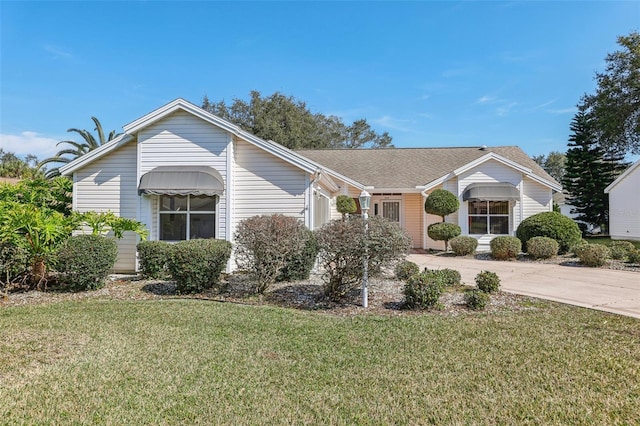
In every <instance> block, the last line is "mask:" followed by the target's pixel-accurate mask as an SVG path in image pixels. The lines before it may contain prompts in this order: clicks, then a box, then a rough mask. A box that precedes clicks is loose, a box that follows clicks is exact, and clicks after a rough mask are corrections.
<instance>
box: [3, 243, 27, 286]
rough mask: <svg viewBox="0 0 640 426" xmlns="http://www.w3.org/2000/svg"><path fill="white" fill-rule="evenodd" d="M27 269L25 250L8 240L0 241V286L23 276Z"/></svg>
mask: <svg viewBox="0 0 640 426" xmlns="http://www.w3.org/2000/svg"><path fill="white" fill-rule="evenodd" d="M28 269H29V254H28V253H27V251H26V250H25V249H24V248H22V247H20V246H18V245H15V244H13V243H10V242H0V287H1V286H2V285H3V284H4V285H6V284H9V283H11V282H13V281H14V280H17V279H18V278H19V277H21V276H24V275H25V274H26V273H27V271H28Z"/></svg>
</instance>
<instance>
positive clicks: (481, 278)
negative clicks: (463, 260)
mask: <svg viewBox="0 0 640 426" xmlns="http://www.w3.org/2000/svg"><path fill="white" fill-rule="evenodd" d="M476 287H478V290H480V291H484V292H485V293H495V292H496V291H498V290H499V289H500V278H499V277H498V274H496V273H495V272H490V271H482V272H480V273H478V275H476Z"/></svg>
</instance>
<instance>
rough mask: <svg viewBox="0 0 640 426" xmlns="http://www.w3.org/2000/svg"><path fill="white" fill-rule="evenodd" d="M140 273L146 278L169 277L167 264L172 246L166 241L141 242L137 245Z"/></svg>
mask: <svg viewBox="0 0 640 426" xmlns="http://www.w3.org/2000/svg"><path fill="white" fill-rule="evenodd" d="M137 248H138V260H139V263H140V272H141V273H142V275H143V276H145V277H146V278H156V279H160V278H166V277H167V276H168V275H169V271H168V269H167V262H168V261H169V256H171V249H172V248H173V245H172V244H169V243H167V242H166V241H141V242H139V243H138V246H137Z"/></svg>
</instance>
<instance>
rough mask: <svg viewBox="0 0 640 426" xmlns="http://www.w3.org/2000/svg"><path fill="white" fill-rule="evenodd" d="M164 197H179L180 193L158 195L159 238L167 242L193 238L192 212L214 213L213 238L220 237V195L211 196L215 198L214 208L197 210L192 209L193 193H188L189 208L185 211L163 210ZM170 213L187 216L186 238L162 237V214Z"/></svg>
mask: <svg viewBox="0 0 640 426" xmlns="http://www.w3.org/2000/svg"><path fill="white" fill-rule="evenodd" d="M162 197H178V195H158V197H157V203H158V234H157V235H158V240H159V241H166V242H170V243H171V242H178V241H188V240H190V239H191V214H192V213H193V214H212V215H213V238H218V220H219V214H218V206H219V204H220V197H219V196H218V195H214V196H212V197H210V198H213V199H214V205H215V209H214V210H196V211H193V212H192V211H191V197H192V195H186V197H187V209H186V210H184V211H163V210H162ZM169 214H183V215H185V216H186V231H185V232H186V235H185V237H186V238H185V240H163V239H161V238H162V215H169Z"/></svg>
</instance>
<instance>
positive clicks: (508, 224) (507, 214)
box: [467, 200, 512, 235]
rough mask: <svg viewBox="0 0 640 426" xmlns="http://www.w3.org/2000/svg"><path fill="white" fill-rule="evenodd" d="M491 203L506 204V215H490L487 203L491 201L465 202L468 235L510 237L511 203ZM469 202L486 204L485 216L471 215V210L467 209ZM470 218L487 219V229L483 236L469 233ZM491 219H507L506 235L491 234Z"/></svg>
mask: <svg viewBox="0 0 640 426" xmlns="http://www.w3.org/2000/svg"><path fill="white" fill-rule="evenodd" d="M493 201H497V202H506V203H507V213H506V214H495V213H494V214H492V213H491V210H490V208H489V203H490V202H491V201H472V200H469V201H467V216H468V218H467V223H468V225H467V226H468V227H469V235H511V221H512V219H511V209H512V206H511V202H510V201H509V200H493ZM471 202H482V203H486V206H487V213H485V214H473V213H470V211H471V209H470V208H469V204H470V203H471ZM472 217H485V218H487V228H486V231H487V232H486V233H484V234H472V233H471V220H470V219H471V218H472ZM492 217H506V218H507V233H506V234H492V233H491V218H492Z"/></svg>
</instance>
